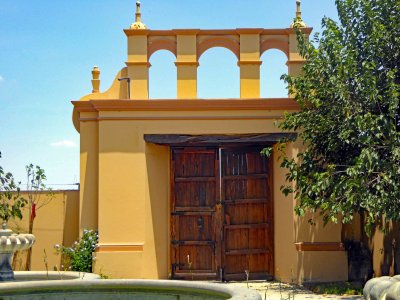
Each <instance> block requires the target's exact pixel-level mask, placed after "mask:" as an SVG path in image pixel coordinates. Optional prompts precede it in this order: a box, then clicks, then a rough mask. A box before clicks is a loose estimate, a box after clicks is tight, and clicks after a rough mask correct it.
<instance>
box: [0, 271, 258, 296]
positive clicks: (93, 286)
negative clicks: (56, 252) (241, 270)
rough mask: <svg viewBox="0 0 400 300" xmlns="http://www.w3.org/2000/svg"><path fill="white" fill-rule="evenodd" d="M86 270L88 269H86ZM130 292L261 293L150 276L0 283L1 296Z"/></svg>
mask: <svg viewBox="0 0 400 300" xmlns="http://www.w3.org/2000/svg"><path fill="white" fill-rule="evenodd" d="M86 274H89V273H86ZM115 289H116V290H119V291H125V292H129V293H135V292H136V293H140V292H151V293H154V294H160V293H169V294H171V293H175V294H176V293H177V292H179V293H182V294H191V295H199V296H201V295H208V296H215V297H221V298H222V297H225V299H230V300H240V299H248V300H250V299H253V300H260V299H261V296H260V295H259V294H258V293H257V292H256V291H253V290H250V289H245V288H240V287H228V286H223V285H221V284H217V283H210V282H194V281H177V280H151V279H84V280H79V279H78V280H45V281H25V282H21V281H20V282H4V283H0V296H11V295H24V294H28V293H29V294H32V293H36V294H41V293H42V294H43V293H48V292H50V293H57V292H60V293H61V292H66V290H67V291H69V292H74V293H87V292H89V293H90V292H93V293H96V292H105V291H113V290H115Z"/></svg>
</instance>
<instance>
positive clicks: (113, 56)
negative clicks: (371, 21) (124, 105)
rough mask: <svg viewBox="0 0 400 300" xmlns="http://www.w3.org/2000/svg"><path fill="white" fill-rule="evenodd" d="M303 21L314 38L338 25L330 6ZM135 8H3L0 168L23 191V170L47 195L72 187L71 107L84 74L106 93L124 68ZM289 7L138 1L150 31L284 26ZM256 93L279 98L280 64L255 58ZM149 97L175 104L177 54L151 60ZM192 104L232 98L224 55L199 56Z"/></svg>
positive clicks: (330, 1)
mask: <svg viewBox="0 0 400 300" xmlns="http://www.w3.org/2000/svg"><path fill="white" fill-rule="evenodd" d="M302 11H303V19H304V21H305V22H306V23H307V25H308V26H309V27H313V28H314V32H320V31H321V27H320V24H321V19H322V17H323V16H329V17H331V18H333V19H335V20H336V19H337V13H336V8H335V5H334V0H303V1H302ZM134 12H135V0H97V1H94V0H68V1H55V0H52V1H49V0H37V1H28V0H1V1H0V115H1V123H0V151H1V152H2V158H0V165H1V166H3V168H4V169H5V170H7V171H10V172H12V173H13V174H14V177H15V178H16V179H17V180H19V181H21V182H22V183H25V182H26V180H25V165H27V164H29V163H33V164H37V165H39V166H41V167H42V168H44V169H45V171H46V174H47V178H48V180H47V183H48V184H49V185H51V186H52V187H53V188H73V187H74V186H72V185H67V186H62V185H58V184H72V183H76V182H79V134H78V133H77V132H76V131H75V129H74V127H73V125H72V122H71V114H72V104H71V102H70V101H71V100H77V99H79V98H80V97H82V96H83V95H85V94H88V93H89V92H90V91H91V84H90V79H91V73H90V72H91V69H92V67H93V66H94V65H98V66H99V68H100V70H101V90H102V91H104V90H106V89H107V88H108V87H109V86H110V84H111V82H112V80H113V79H114V77H115V75H116V73H117V72H118V70H119V69H121V68H122V67H124V62H125V61H126V37H125V35H124V33H123V31H122V29H124V28H128V27H129V25H130V24H131V23H132V22H133V20H134ZM294 15H295V0H281V1H277V0H248V1H243V0H242V1H239V0H202V1H200V0H190V1H188V0H170V1H167V0H142V20H143V22H144V23H145V24H146V25H147V26H148V27H149V28H150V29H172V28H201V29H205V28H211V29H228V28H250V27H257V28H287V27H289V25H290V23H291V22H292V20H293V17H294ZM262 60H263V65H262V67H261V80H262V85H261V94H262V96H266V97H281V96H285V94H286V91H285V88H284V85H283V83H282V82H280V80H279V77H280V75H281V74H283V73H285V72H286V70H287V68H286V66H285V56H284V54H282V53H280V52H279V51H274V50H271V51H268V52H266V53H265V54H264V55H263V56H262ZM150 62H151V64H152V67H151V69H150V97H151V98H174V97H175V94H176V71H175V67H174V65H173V62H174V56H173V55H172V54H170V53H168V52H166V51H160V52H157V53H155V54H154V55H153V56H152V57H151V61H150ZM198 76H199V78H198V81H199V82H198V90H199V97H203V98H210V97H237V96H238V94H239V79H238V77H239V70H238V67H237V65H236V58H235V57H234V55H233V54H232V53H230V52H229V51H228V50H226V49H221V48H213V49H211V50H209V51H207V52H206V53H205V54H204V55H202V57H201V59H200V67H199V69H198Z"/></svg>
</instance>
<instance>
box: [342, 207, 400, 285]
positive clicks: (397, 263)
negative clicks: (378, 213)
mask: <svg viewBox="0 0 400 300" xmlns="http://www.w3.org/2000/svg"><path fill="white" fill-rule="evenodd" d="M382 224H383V222H382V220H381V221H380V222H379V223H378V225H377V226H376V227H375V228H374V229H373V230H372V235H371V236H370V237H368V236H367V235H366V234H365V233H364V232H363V222H362V221H361V220H360V217H359V215H356V216H355V217H354V220H353V223H352V224H346V225H344V226H343V232H342V238H343V240H351V241H355V242H360V243H361V244H362V245H365V246H366V247H367V248H368V249H369V251H370V252H371V260H372V261H371V264H372V266H373V276H374V277H378V276H385V275H391V276H393V275H395V274H400V224H398V223H394V222H391V223H389V225H388V226H387V227H386V228H385V229H384V230H383V227H382Z"/></svg>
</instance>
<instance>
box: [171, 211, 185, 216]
mask: <svg viewBox="0 0 400 300" xmlns="http://www.w3.org/2000/svg"><path fill="white" fill-rule="evenodd" d="M184 214H185V212H184V211H173V212H172V213H171V215H172V216H182V215H184Z"/></svg>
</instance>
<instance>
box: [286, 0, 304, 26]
mask: <svg viewBox="0 0 400 300" xmlns="http://www.w3.org/2000/svg"><path fill="white" fill-rule="evenodd" d="M293 27H300V28H306V27H307V25H306V23H304V22H303V19H302V18H301V1H300V0H296V18H295V20H294V21H293V23H292V24H290V28H293Z"/></svg>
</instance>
